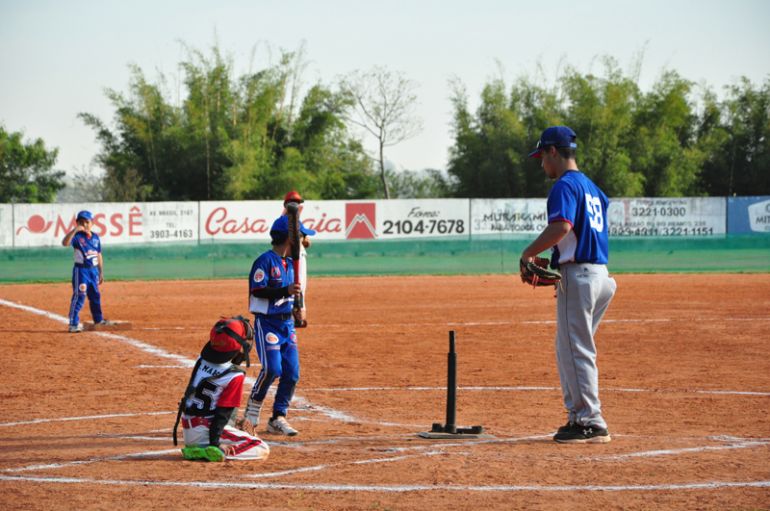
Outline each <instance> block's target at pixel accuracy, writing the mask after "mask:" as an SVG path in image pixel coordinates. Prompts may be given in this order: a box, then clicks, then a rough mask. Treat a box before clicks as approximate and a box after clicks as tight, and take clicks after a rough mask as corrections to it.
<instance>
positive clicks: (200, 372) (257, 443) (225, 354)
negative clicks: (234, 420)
mask: <svg viewBox="0 0 770 511" xmlns="http://www.w3.org/2000/svg"><path fill="white" fill-rule="evenodd" d="M253 340H254V329H253V328H252V327H251V324H250V323H249V320H248V319H245V318H243V317H241V316H236V317H233V318H229V319H225V318H222V319H220V320H219V321H217V323H216V324H215V325H214V327H213V328H212V329H211V334H210V336H209V342H207V343H206V345H205V346H204V347H203V350H201V354H200V357H198V360H197V361H196V362H195V367H193V370H192V375H191V376H190V382H189V383H188V384H187V389H186V390H185V393H184V397H182V399H181V401H180V402H179V412H178V413H177V418H176V423H175V424H174V434H173V438H174V445H176V444H177V428H178V426H179V422H180V419H181V422H182V428H183V431H184V443H185V447H184V448H183V449H182V455H183V456H184V458H185V459H187V460H207V461H224V460H225V459H229V460H263V459H265V458H267V456H268V455H269V454H270V448H269V447H268V446H267V444H266V443H265V442H263V441H262V440H260V439H259V438H258V437H256V436H253V435H250V434H248V433H246V432H244V431H241V430H239V429H236V428H234V427H231V426H227V422H228V420H229V419H230V416H231V415H232V413H233V410H235V409H237V408H238V407H239V406H240V404H241V394H242V393H243V380H244V377H245V373H246V371H245V370H243V369H241V368H240V367H238V366H239V364H240V363H241V362H243V361H244V360H245V361H246V366H247V367H248V366H249V351H250V350H251V345H252V342H253Z"/></svg>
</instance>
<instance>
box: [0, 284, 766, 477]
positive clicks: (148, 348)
mask: <svg viewBox="0 0 770 511" xmlns="http://www.w3.org/2000/svg"><path fill="white" fill-rule="evenodd" d="M0 305H6V306H9V307H14V308H17V309H21V310H25V311H28V312H32V313H35V314H39V315H42V316H45V317H48V318H50V319H54V320H57V321H59V322H62V323H64V324H66V323H68V320H67V319H66V318H63V317H62V316H59V315H56V314H53V313H50V312H47V311H42V310H40V309H35V308H33V307H28V306H25V305H20V304H15V303H13V302H8V301H6V300H3V299H0ZM617 321H618V322H628V321H633V320H628V321H626V320H617ZM657 321H660V320H657ZM664 321H665V320H664ZM500 323H512V322H494V324H500ZM527 323H541V322H527ZM549 323H553V321H550V322H549ZM468 324H469V325H470V324H472V323H468ZM476 324H481V323H476ZM93 333H96V334H97V335H101V336H102V337H106V338H112V339H115V340H119V341H123V342H125V343H128V344H129V345H132V346H134V347H136V348H138V349H140V350H142V351H145V352H147V353H150V354H152V355H154V356H160V357H164V358H172V359H175V360H176V361H177V362H178V363H181V364H183V365H181V366H171V367H175V368H177V367H191V366H192V365H193V363H194V362H193V361H192V360H190V359H188V358H186V357H183V356H180V355H174V354H171V353H168V352H166V351H165V350H162V349H160V348H157V347H155V346H152V345H150V344H147V343H144V342H142V341H138V340H136V339H133V338H130V337H126V336H122V335H116V334H111V333H107V332H93ZM437 389H438V388H437ZM470 389H471V388H469V389H468V390H470ZM478 390H488V389H486V388H484V389H482V388H478ZM519 390H521V389H519ZM528 390H532V388H529V389H528ZM549 390H550V389H549ZM631 391H634V392H637V391H644V390H642V389H632V390H631ZM703 392H706V393H708V392H709V391H703ZM718 392H719V393H729V392H731V391H718ZM750 394H753V393H750ZM302 403H307V401H306V400H302V401H300V404H302ZM306 406H307V407H308V408H311V409H316V410H319V411H321V413H324V414H326V415H328V416H330V417H332V418H338V419H340V420H343V421H345V422H360V421H358V420H356V419H355V418H353V417H351V416H349V415H348V414H345V413H344V412H338V411H336V410H332V409H328V408H325V407H318V406H310V405H306ZM168 413H173V412H152V413H149V414H144V415H153V414H168ZM127 415H128V416H131V415H139V414H111V415H104V416H91V417H89V418H106V417H117V416H127ZM55 420H58V421H66V420H82V418H77V417H69V418H59V419H53V421H55ZM46 421H48V420H46V419H36V420H32V421H22V422H17V423H5V424H0V426H9V425H19V424H25V423H27V424H34V423H39V422H46ZM152 439H153V440H156V439H155V438H152ZM479 443H487V441H485V442H479ZM465 445H467V443H466V444H465ZM754 445H766V444H765V443H763V442H747V443H744V444H739V446H740V448H744V447H750V446H754ZM449 446H452V447H454V446H456V444H455V445H452V444H449ZM431 447H432V448H434V449H435V448H436V447H440V446H436V445H435V444H434V445H433V446H431ZM730 447H733V448H738V446H722V447H713V446H708V447H704V448H687V449H686V450H685V451H683V452H693V450H694V449H695V450H711V449H724V448H730ZM403 449H408V448H403ZM396 450H397V449H396ZM176 451H177V449H172V450H164V451H151V452H144V453H133V454H127V455H119V456H113V457H107V458H95V459H92V460H85V461H73V462H67V463H64V464H48V465H34V466H29V467H22V468H18V469H6V470H5V471H23V470H36V469H44V468H46V469H50V468H56V467H63V466H68V465H79V464H84V463H94V462H97V461H112V460H121V459H126V458H129V457H139V456H157V455H160V454H169V453H173V452H176ZM430 452H431V453H432V452H434V451H430ZM657 452H658V453H665V454H670V453H672V450H666V451H657ZM650 453H652V451H651V452H650ZM644 454H645V453H639V455H644ZM422 455H425V453H422V454H420V456H422ZM631 455H633V454H629V455H626V456H631ZM650 455H653V454H650ZM414 456H418V455H410V456H400V457H392V458H375V459H370V460H360V461H357V462H348V463H347V464H366V463H377V462H386V461H397V460H398V459H403V458H405V457H414ZM620 456H623V455H620ZM616 459H617V458H616ZM323 468H324V467H323V466H319V468H317V469H313V470H322V469H323ZM326 468H328V467H326ZM297 470H302V471H309V470H308V468H307V467H305V468H304V469H297ZM8 479H15V480H39V479H43V480H48V481H50V480H51V479H55V480H57V481H56V482H93V483H96V484H105V483H106V482H107V481H104V480H102V481H99V480H87V479H83V480H76V479H72V478H19V477H7V476H0V480H8ZM116 483H117V484H136V483H135V482H131V481H123V482H120V481H116ZM148 483H151V484H156V485H157V484H160V485H166V486H189V485H193V486H198V485H199V483H195V482H192V483H187V482H181V483H177V482H165V483H161V482H157V481H152V482H142V483H139V484H148ZM761 483H763V482H760V483H759V484H761ZM209 484H214V485H220V484H225V485H230V484H232V483H209ZM693 484H695V485H701V484H703V483H693ZM705 484H707V485H712V484H718V485H721V484H730V485H735V484H739V485H755V484H758V483H720V482H718V483H705ZM268 486H269V487H274V486H275V485H268ZM279 486H280V487H282V488H284V487H285V488H289V487H294V486H296V485H288V486H287V485H279ZM310 486H311V487H319V486H320V488H321V489H326V488H330V487H335V486H334V485H331V486H330V485H325V484H324V485H310ZM687 486H688V487H692V485H689V484H688V485H687ZM215 487H220V486H215ZM236 487H238V486H236ZM252 487H253V486H252ZM257 487H262V486H261V485H259V486H257ZM302 487H303V488H305V486H304V485H303V486H302ZM411 487H414V488H420V487H419V486H411ZM411 487H410V486H401V488H411ZM637 487H638V486H637ZM655 487H657V486H655ZM342 488H357V489H358V490H359V491H366V490H364V488H367V486H360V485H343V486H342ZM371 488H373V489H372V491H391V490H389V489H385V490H383V489H382V487H379V486H376V487H371ZM389 488H390V487H389ZM393 488H399V487H398V486H396V487H393ZM429 488H430V489H436V488H437V487H436V486H429V487H424V489H429ZM451 488H452V489H454V488H456V487H455V486H452V487H451ZM484 488H522V489H524V488H537V490H533V491H540V490H545V489H546V488H558V487H539V486H538V487H526V486H516V487H513V486H512V487H504V486H490V487H468V488H467V489H468V490H469V491H473V490H474V489H477V490H478V491H483V490H484ZM565 488H570V489H575V490H580V489H582V490H587V489H589V487H585V486H569V487H565ZM599 488H602V489H606V488H613V487H610V486H602V487H599ZM617 488H620V487H617ZM641 488H651V487H650V486H642V487H641ZM265 489H269V488H265ZM305 489H312V488H310V487H307V488H305ZM342 491H349V490H342ZM397 491H398V490H397ZM405 491H422V490H405ZM503 491H505V490H503Z"/></svg>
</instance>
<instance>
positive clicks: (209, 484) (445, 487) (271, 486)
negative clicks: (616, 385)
mask: <svg viewBox="0 0 770 511" xmlns="http://www.w3.org/2000/svg"><path fill="white" fill-rule="evenodd" d="M0 481H14V482H17V481H24V482H34V483H54V484H94V485H111V486H160V487H177V488H226V489H241V490H305V491H324V492H352V491H357V492H376V493H408V492H424V491H451V492H575V491H592V492H593V491H606V492H634V491H674V490H717V489H722V488H770V481H749V482H743V481H707V482H701V483H679V484H638V485H597V484H592V485H553V486H549V485H490V486H474V485H457V484H435V485H434V484H428V485H425V484H412V485H366V484H334V483H325V484H321V483H319V484H307V483H257V482H254V483H250V482H224V481H223V482H215V481H156V480H130V479H92V478H77V477H29V476H9V475H0Z"/></svg>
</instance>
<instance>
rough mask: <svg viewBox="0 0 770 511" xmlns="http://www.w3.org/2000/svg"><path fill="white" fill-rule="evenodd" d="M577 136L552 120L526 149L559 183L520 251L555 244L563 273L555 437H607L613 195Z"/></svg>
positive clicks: (527, 254) (554, 258)
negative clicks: (560, 407) (537, 229)
mask: <svg viewBox="0 0 770 511" xmlns="http://www.w3.org/2000/svg"><path fill="white" fill-rule="evenodd" d="M576 138H577V136H576V135H575V132H574V131H572V130H571V129H570V128H568V127H566V126H552V127H550V128H548V129H546V130H545V131H543V134H542V135H541V136H540V141H539V142H538V143H537V147H536V149H535V150H534V151H533V152H532V153H530V155H529V156H530V157H534V158H541V161H542V167H543V170H544V171H545V173H546V175H547V176H548V177H549V178H551V179H555V180H556V183H555V184H554V185H553V187H552V188H551V192H550V193H549V194H548V226H547V227H546V228H545V229H544V230H543V232H542V233H541V234H540V236H538V237H537V239H535V241H533V242H532V243H531V244H530V245H529V246H528V247H527V248H526V249H524V252H522V254H521V259H522V260H523V261H525V262H526V261H531V260H532V259H533V258H534V257H535V256H537V255H538V254H540V253H541V252H543V251H544V250H547V249H549V248H552V255H551V266H553V267H554V268H559V269H560V270H561V274H562V280H561V282H560V284H559V285H558V286H557V304H556V311H557V320H556V363H557V366H558V368H559V380H560V381H561V388H562V397H563V399H564V406H565V408H566V409H567V413H568V419H567V424H565V425H564V426H562V427H561V428H559V430H558V431H557V432H556V434H555V435H554V440H555V441H557V442H560V443H606V442H609V441H610V434H609V431H608V430H607V422H606V421H605V419H604V417H603V416H602V410H601V403H600V401H599V372H598V369H597V365H596V344H595V342H594V335H595V334H596V330H597V328H598V327H599V323H600V322H601V320H602V317H603V316H604V313H605V312H606V310H607V307H608V306H609V304H610V301H611V300H612V297H613V296H614V295H615V289H616V288H617V285H616V283H615V279H613V278H612V277H610V276H609V273H608V271H607V261H608V256H609V243H608V234H607V231H608V229H607V206H608V204H609V201H608V199H607V196H606V195H605V194H604V192H603V191H602V190H601V189H599V187H598V186H596V184H594V182H593V181H591V180H590V179H589V178H588V177H587V176H586V175H585V174H583V173H582V172H580V171H579V170H578V167H577V162H576V161H575V154H576V150H577V143H576Z"/></svg>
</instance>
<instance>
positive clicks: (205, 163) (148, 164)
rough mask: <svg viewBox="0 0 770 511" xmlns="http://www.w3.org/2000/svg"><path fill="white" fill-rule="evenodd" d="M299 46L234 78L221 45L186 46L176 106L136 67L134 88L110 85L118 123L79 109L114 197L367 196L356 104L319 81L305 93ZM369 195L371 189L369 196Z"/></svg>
mask: <svg viewBox="0 0 770 511" xmlns="http://www.w3.org/2000/svg"><path fill="white" fill-rule="evenodd" d="M301 58H302V56H301V53H300V54H297V53H290V52H283V53H281V55H280V58H279V60H278V63H277V64H275V65H272V66H269V67H266V68H264V69H260V70H258V71H256V72H249V73H247V74H245V75H242V76H236V75H235V73H234V72H233V65H232V62H231V60H230V59H229V58H226V57H225V56H223V54H222V52H221V51H220V50H219V48H217V47H216V46H215V47H214V48H212V49H211V51H210V53H208V54H204V53H203V52H200V51H198V50H195V49H190V48H187V58H186V59H185V60H184V61H183V62H182V63H181V64H180V69H181V70H182V78H183V80H182V83H183V84H184V94H183V97H181V98H180V100H178V101H177V102H176V103H177V104H174V103H173V102H172V101H170V100H169V99H168V98H167V96H168V94H166V93H164V91H165V90H166V89H167V87H166V86H165V78H164V77H163V76H161V77H160V80H159V81H158V82H157V83H150V82H148V81H147V79H146V78H145V77H144V74H143V72H142V70H141V69H139V68H138V67H133V68H132V76H131V81H130V83H129V87H128V91H127V92H126V93H120V92H116V91H112V90H110V91H107V95H108V97H109V99H110V101H111V102H112V104H113V105H114V107H115V127H114V128H110V127H107V126H106V125H105V124H104V123H103V122H102V121H101V120H100V119H98V118H96V117H95V116H93V115H90V114H87V113H83V114H80V117H81V119H82V120H83V121H84V122H85V123H86V124H87V125H89V126H90V127H92V128H93V129H94V131H95V132H96V136H97V139H98V140H99V141H100V142H101V146H102V147H101V151H100V153H99V154H98V155H97V158H96V162H97V163H98V164H99V165H100V166H102V167H103V168H104V169H105V171H106V177H105V188H106V190H105V194H106V197H105V198H106V199H107V200H231V199H239V200H240V199H275V198H279V197H283V195H284V194H285V193H286V190H287V189H290V188H296V189H300V190H302V193H303V196H305V197H307V198H328V199H332V198H351V197H354V198H360V197H362V196H370V195H371V194H373V193H374V192H375V189H374V188H373V183H374V179H375V176H374V174H373V172H372V169H371V164H370V162H369V161H368V159H367V158H366V155H365V152H364V150H363V148H362V146H361V145H360V143H359V142H358V141H357V140H355V139H354V138H353V137H352V136H351V135H350V134H349V133H348V131H347V126H346V125H345V123H344V121H343V114H344V112H345V111H346V110H347V109H349V108H350V107H351V105H352V103H351V101H350V99H349V96H348V95H347V94H346V93H343V92H342V91H332V90H330V89H328V88H326V87H324V86H323V85H321V84H316V85H314V86H312V87H310V89H309V91H308V92H307V95H306V96H305V97H304V99H302V100H300V98H299V97H298V94H299V85H298V82H299V79H300V77H299V73H300V70H301V68H302V63H301ZM362 194H366V195H362Z"/></svg>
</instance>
